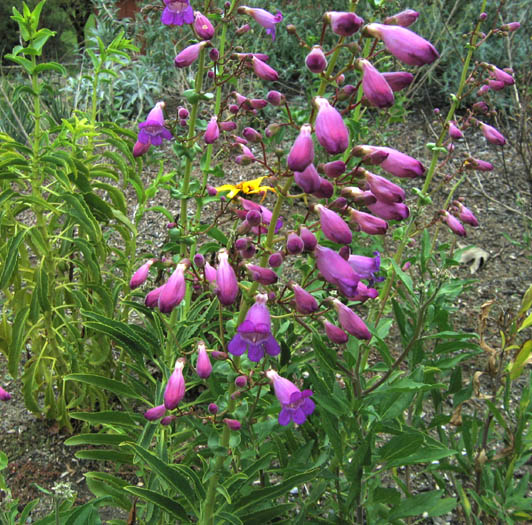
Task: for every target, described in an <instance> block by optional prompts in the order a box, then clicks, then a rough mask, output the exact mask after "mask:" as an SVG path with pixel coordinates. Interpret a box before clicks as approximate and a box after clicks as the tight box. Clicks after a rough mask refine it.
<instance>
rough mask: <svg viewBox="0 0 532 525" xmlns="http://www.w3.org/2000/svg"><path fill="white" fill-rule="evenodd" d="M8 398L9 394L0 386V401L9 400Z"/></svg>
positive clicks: (9, 397)
mask: <svg viewBox="0 0 532 525" xmlns="http://www.w3.org/2000/svg"><path fill="white" fill-rule="evenodd" d="M10 399H11V394H10V393H9V392H7V391H6V390H4V389H3V388H2V387H1V386H0V401H9V400H10Z"/></svg>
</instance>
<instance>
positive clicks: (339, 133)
mask: <svg viewBox="0 0 532 525" xmlns="http://www.w3.org/2000/svg"><path fill="white" fill-rule="evenodd" d="M314 103H315V104H316V106H317V108H318V114H317V116H316V123H315V131H316V138H317V139H318V142H319V143H320V144H321V145H322V146H323V147H324V148H325V150H326V151H327V152H328V153H330V154H331V155H336V154H337V153H343V152H344V151H345V150H346V149H347V146H348V145H349V131H348V130H347V127H346V125H345V123H344V121H343V119H342V115H340V113H339V112H338V110H337V109H335V108H333V107H332V106H331V105H330V104H329V101H328V100H327V99H326V98H323V97H316V98H315V99H314Z"/></svg>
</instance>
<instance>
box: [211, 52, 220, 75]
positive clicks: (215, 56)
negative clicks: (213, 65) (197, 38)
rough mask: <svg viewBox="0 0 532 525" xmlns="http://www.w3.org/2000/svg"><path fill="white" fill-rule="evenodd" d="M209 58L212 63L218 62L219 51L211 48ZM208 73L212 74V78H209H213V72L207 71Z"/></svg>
mask: <svg viewBox="0 0 532 525" xmlns="http://www.w3.org/2000/svg"><path fill="white" fill-rule="evenodd" d="M209 58H210V59H211V60H212V61H213V62H218V60H219V59H220V51H218V50H217V49H216V48H215V47H213V48H212V49H211V50H210V51H209ZM209 73H212V77H210V78H214V71H209Z"/></svg>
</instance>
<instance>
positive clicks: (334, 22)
mask: <svg viewBox="0 0 532 525" xmlns="http://www.w3.org/2000/svg"><path fill="white" fill-rule="evenodd" d="M324 18H325V19H326V20H328V21H329V22H330V23H331V29H332V32H333V33H336V34H337V35H340V36H351V35H354V34H355V33H356V32H357V31H358V30H359V29H360V27H361V26H362V24H363V23H364V20H363V19H362V18H360V17H359V16H358V15H356V14H355V13H349V12H347V11H327V12H326V13H325V15H324Z"/></svg>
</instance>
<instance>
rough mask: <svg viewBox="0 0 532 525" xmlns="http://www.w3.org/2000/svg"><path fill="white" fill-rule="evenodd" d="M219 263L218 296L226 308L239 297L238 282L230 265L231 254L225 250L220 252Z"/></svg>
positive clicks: (217, 272) (217, 275)
mask: <svg viewBox="0 0 532 525" xmlns="http://www.w3.org/2000/svg"><path fill="white" fill-rule="evenodd" d="M218 261H219V262H218V268H217V270H216V285H217V295H218V299H219V300H220V302H221V303H222V304H223V305H224V306H229V305H231V304H233V303H234V302H235V300H236V297H237V295H238V281H237V279H236V274H235V271H234V270H233V267H232V266H231V265H230V264H229V254H228V253H227V250H226V249H225V248H223V249H222V250H220V251H219V252H218Z"/></svg>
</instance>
